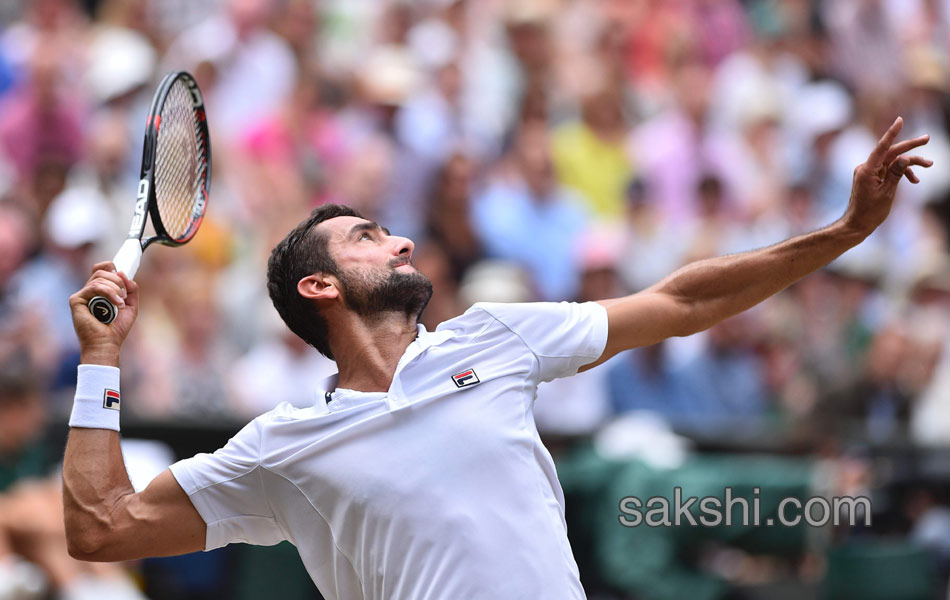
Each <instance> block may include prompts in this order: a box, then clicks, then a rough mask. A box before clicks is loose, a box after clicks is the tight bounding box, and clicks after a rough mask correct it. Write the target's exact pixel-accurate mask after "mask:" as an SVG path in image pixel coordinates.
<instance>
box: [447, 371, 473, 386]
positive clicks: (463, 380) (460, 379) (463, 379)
mask: <svg viewBox="0 0 950 600" xmlns="http://www.w3.org/2000/svg"><path fill="white" fill-rule="evenodd" d="M452 381H454V382H455V386H456V387H465V386H467V385H475V384H476V383H478V375H476V374H475V370H474V369H468V370H466V371H462V372H461V373H456V374H455V375H452Z"/></svg>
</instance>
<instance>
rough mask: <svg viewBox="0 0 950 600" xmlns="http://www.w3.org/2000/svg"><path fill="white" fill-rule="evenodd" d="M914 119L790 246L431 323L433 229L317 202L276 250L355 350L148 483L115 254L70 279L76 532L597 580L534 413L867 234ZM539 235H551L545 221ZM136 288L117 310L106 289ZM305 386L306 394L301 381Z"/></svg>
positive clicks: (297, 329)
mask: <svg viewBox="0 0 950 600" xmlns="http://www.w3.org/2000/svg"><path fill="white" fill-rule="evenodd" d="M901 126H902V121H901V120H900V119H898V120H896V121H895V123H894V125H893V126H892V127H891V128H890V129H889V130H888V131H887V133H886V134H885V135H884V137H883V138H881V140H880V142H879V143H878V144H877V146H876V147H875V148H874V150H873V151H872V152H871V154H870V156H869V158H868V160H867V162H866V163H864V164H862V165H861V166H859V167H858V168H857V169H856V170H855V176H854V184H853V189H852V193H851V199H850V203H849V206H848V209H847V211H846V213H845V214H844V216H843V217H842V218H841V219H839V220H838V221H836V222H835V223H833V224H831V225H829V226H828V227H826V228H824V229H821V230H819V231H815V232H813V233H809V234H806V235H802V236H799V237H796V238H793V239H790V240H788V241H785V242H782V243H780V244H776V245H774V246H771V247H768V248H764V249H761V250H755V251H752V252H747V253H744V254H737V255H733V256H726V257H721V258H715V259H711V260H706V261H702V262H698V263H694V264H691V265H688V266H686V267H684V268H682V269H680V270H678V271H676V272H675V273H673V274H672V275H670V276H669V277H667V278H666V279H665V280H663V281H661V282H660V283H658V284H656V285H655V286H653V287H651V288H649V289H647V290H645V291H643V292H640V293H638V294H634V295H632V296H629V297H625V298H620V299H614V300H604V301H602V302H590V303H584V304H574V303H533V304H476V305H474V306H473V307H472V308H470V309H469V310H468V311H467V312H466V313H465V314H463V315H462V316H460V317H458V318H455V319H452V320H449V321H447V322H445V323H442V324H441V325H440V326H439V327H438V328H437V329H436V330H435V331H433V332H429V331H426V330H425V328H424V327H422V326H421V325H419V324H418V322H417V321H418V317H419V315H420V313H421V312H422V310H423V308H424V307H425V305H426V303H427V302H428V300H429V297H430V295H431V293H432V286H431V283H430V282H429V280H428V279H427V278H426V277H425V275H423V274H422V273H420V272H419V271H417V270H416V269H415V267H414V266H413V265H412V252H413V244H412V242H411V241H410V240H408V239H406V238H402V237H398V236H393V235H390V234H389V232H388V231H387V230H386V229H384V228H382V227H380V226H379V225H377V224H376V223H373V222H371V221H368V220H366V219H363V218H361V217H360V215H359V214H358V213H356V212H355V211H353V210H351V209H349V208H345V207H342V206H336V205H326V206H322V207H320V208H318V209H316V210H315V211H314V212H313V213H312V214H311V215H310V217H309V218H308V219H307V220H306V221H304V222H303V223H301V224H300V225H299V226H297V228H295V229H294V230H293V231H292V232H290V234H289V235H288V236H287V237H286V238H285V239H284V240H283V241H282V242H281V243H280V244H278V246H277V247H276V248H275V249H274V251H273V253H272V255H271V258H270V261H269V264H268V288H269V291H270V295H271V298H272V299H273V302H274V305H275V306H276V308H277V310H278V312H279V313H280V315H281V317H283V319H284V321H285V322H286V323H287V325H288V327H290V329H291V330H293V331H294V333H296V334H297V335H299V336H300V337H301V338H303V339H304V340H306V341H307V342H308V343H310V344H312V345H313V346H314V347H316V348H317V349H318V350H319V351H320V352H322V353H323V354H325V355H327V356H329V357H331V358H334V359H335V360H336V362H337V364H338V366H339V378H338V383H337V385H336V386H335V388H334V389H333V390H329V391H328V392H327V394H326V396H325V398H324V399H322V400H320V401H318V402H317V403H316V405H315V406H313V407H310V408H306V409H295V408H292V407H290V406H289V405H286V404H285V405H281V406H279V407H277V408H276V409H274V410H273V411H271V412H269V413H267V414H264V415H262V416H260V417H258V418H256V419H254V421H252V422H251V423H250V424H249V425H247V426H246V427H245V428H244V429H242V430H241V431H240V432H239V433H238V434H237V435H236V436H235V437H234V438H233V439H232V440H231V441H230V442H228V444H227V445H226V446H225V447H224V448H221V449H220V450H218V451H217V452H215V453H214V454H199V455H197V456H194V457H192V458H189V459H186V460H183V461H181V462H178V463H176V464H174V465H172V466H171V467H170V468H169V469H168V470H167V471H165V472H164V473H162V474H161V475H159V476H158V477H157V478H156V479H155V480H154V481H152V483H151V484H150V485H149V486H148V488H147V489H145V490H144V491H142V492H139V493H135V492H134V491H133V489H132V486H131V485H130V484H129V478H128V476H127V475H126V471H125V467H124V465H123V463H122V455H121V453H120V451H119V435H118V430H119V410H118V408H119V407H120V406H121V403H122V402H124V400H123V399H121V397H120V394H119V370H118V368H117V367H118V365H119V348H120V346H121V345H122V342H123V340H124V339H125V336H126V334H127V333H128V332H129V329H130V328H131V327H132V323H133V321H134V320H135V316H136V312H137V309H138V287H137V286H136V284H135V282H133V281H130V280H129V279H128V278H126V277H125V276H124V275H123V274H117V273H115V272H113V269H112V265H111V263H100V264H98V265H96V266H95V268H94V270H93V274H92V277H91V278H90V279H89V282H88V283H87V284H86V286H85V287H84V288H82V289H81V290H80V291H79V292H77V293H76V294H75V295H73V296H72V297H71V299H70V304H71V306H72V314H73V321H74V324H75V328H76V332H77V334H78V336H79V340H80V344H81V348H82V364H81V365H80V367H79V376H78V382H77V387H76V401H75V405H74V409H73V414H72V416H71V418H70V426H71V427H72V428H73V429H72V431H71V433H70V436H69V442H68V445H67V448H66V457H65V463H64V466H63V481H64V485H63V500H64V505H65V519H66V529H67V534H68V542H69V552H70V554H72V555H73V556H74V557H77V558H81V559H85V560H92V561H116V560H126V559H134V558H140V557H146V556H162V555H171V554H182V553H186V552H193V551H196V550H202V549H204V550H210V549H212V548H218V547H220V546H224V545H226V544H229V543H233V542H247V543H252V544H262V545H268V544H276V543H278V542H280V541H282V540H289V541H291V542H292V543H293V544H294V545H296V547H297V549H298V550H299V552H300V555H301V558H302V559H303V563H304V565H305V566H306V568H307V571H308V572H309V574H310V576H311V577H312V578H313V581H314V582H315V583H316V585H317V587H318V588H319V590H320V592H321V593H322V594H323V595H324V596H326V597H327V598H330V599H334V598H373V599H376V598H410V599H416V598H446V599H461V598H465V599H472V598H486V599H487V598H490V599H493V600H494V599H499V598H505V599H513V598H524V599H530V600H537V599H538V598H546V599H547V598H583V597H584V590H583V589H582V588H581V584H580V580H579V577H578V571H577V566H576V564H575V562H574V558H573V556H572V553H571V548H570V546H569V544H568V539H567V531H566V526H565V523H564V508H563V503H564V502H563V497H562V494H561V489H560V486H559V484H558V481H557V477H556V475H555V470H554V464H553V462H552V460H551V457H550V455H549V454H548V452H547V451H546V450H545V448H544V446H542V444H541V441H540V439H539V437H538V433H537V430H536V429H535V426H534V422H533V419H532V402H533V401H534V398H535V391H536V388H537V386H538V384H539V383H541V382H542V381H549V380H551V379H554V378H556V377H567V376H570V375H573V374H574V373H576V372H577V371H579V370H585V369H589V368H591V367H594V366H596V365H598V364H600V363H602V362H604V361H605V360H607V359H608V358H610V357H611V356H613V355H614V354H616V353H618V352H621V351H623V350H626V349H629V348H634V347H637V346H645V345H648V344H654V343H656V342H658V341H660V340H662V339H664V338H667V337H670V336H683V335H690V334H692V333H695V332H698V331H702V330H704V329H706V328H708V327H710V326H712V325H713V324H714V323H717V322H719V321H721V320H723V319H725V318H727V317H729V316H731V315H735V314H736V313H739V312H741V311H744V310H746V309H748V308H749V307H751V306H753V305H755V304H756V303H758V302H761V301H762V300H764V299H765V298H768V297H769V296H771V295H773V294H775V293H776V292H778V291H780V290H782V289H784V288H785V287H787V286H789V285H790V284H792V283H794V282H795V281H797V280H799V279H801V278H802V277H804V276H805V275H807V274H808V273H811V272H812V271H814V270H816V269H818V268H820V267H822V266H823V265H826V264H828V263H829V262H830V261H832V260H833V259H834V258H836V257H837V256H839V255H841V254H842V253H843V252H845V251H846V250H848V249H849V248H851V247H853V246H855V245H856V244H858V243H860V242H861V241H862V240H863V239H865V238H866V237H867V236H868V235H869V234H870V233H871V232H872V231H874V229H875V228H876V227H877V226H878V225H880V224H881V223H882V222H883V221H884V219H885V218H886V217H887V215H888V213H889V211H890V210H891V205H892V203H893V201H894V195H895V192H896V190H897V185H898V182H899V181H900V180H901V178H902V177H904V176H906V177H907V178H908V179H909V180H910V181H912V182H914V183H916V182H917V178H916V176H915V175H914V173H913V172H912V171H911V169H910V167H911V166H913V165H917V166H921V167H929V166H930V165H931V161H929V160H926V159H924V158H921V157H919V156H906V155H905V154H904V153H906V152H908V151H910V150H912V149H913V148H916V147H919V146H922V145H923V144H925V143H927V139H928V138H927V137H926V136H923V137H919V138H916V139H912V140H907V141H903V142H900V143H894V140H895V139H896V137H897V135H898V133H899V132H900V129H901ZM525 235H531V232H530V231H526V232H525ZM96 295H105V296H107V297H109V298H110V299H112V300H113V301H114V302H115V304H116V305H117V306H119V307H120V310H119V315H118V317H117V318H116V320H115V322H113V323H112V325H111V326H106V325H103V324H101V323H99V322H98V321H97V320H96V319H95V318H94V317H93V316H92V315H91V314H90V312H89V310H88V309H87V308H86V303H87V302H88V301H89V299H90V298H92V297H94V296H96ZM301 393H304V392H303V391H302V392H301Z"/></svg>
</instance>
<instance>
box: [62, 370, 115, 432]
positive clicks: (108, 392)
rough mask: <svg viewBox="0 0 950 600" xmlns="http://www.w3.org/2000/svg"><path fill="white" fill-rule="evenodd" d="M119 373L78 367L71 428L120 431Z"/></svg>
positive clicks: (70, 422)
mask: <svg viewBox="0 0 950 600" xmlns="http://www.w3.org/2000/svg"><path fill="white" fill-rule="evenodd" d="M119 406H120V404H119V369H118V368H116V367H106V366H103V365H79V375H78V376H77V377H76V399H75V400H74V401H73V412H72V414H71V415H70V416H69V426H70V427H89V428H91V429H112V430H114V431H119Z"/></svg>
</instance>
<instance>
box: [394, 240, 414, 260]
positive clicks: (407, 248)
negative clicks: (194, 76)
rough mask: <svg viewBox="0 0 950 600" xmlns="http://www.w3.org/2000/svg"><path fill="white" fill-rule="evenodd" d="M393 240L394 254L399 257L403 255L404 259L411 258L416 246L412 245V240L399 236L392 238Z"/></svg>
mask: <svg viewBox="0 0 950 600" xmlns="http://www.w3.org/2000/svg"><path fill="white" fill-rule="evenodd" d="M393 239H394V240H395V243H396V254H398V255H400V256H402V255H405V256H406V257H408V258H411V257H412V251H413V250H415V248H416V245H415V244H413V243H412V240H410V239H409V238H405V237H399V236H393Z"/></svg>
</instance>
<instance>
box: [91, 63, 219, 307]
mask: <svg viewBox="0 0 950 600" xmlns="http://www.w3.org/2000/svg"><path fill="white" fill-rule="evenodd" d="M179 79H181V80H182V81H184V83H185V86H186V87H187V89H188V92H189V94H190V96H191V101H192V110H193V111H194V113H195V117H196V120H197V123H198V145H199V152H201V151H202V150H203V153H204V157H205V164H204V167H203V170H202V172H201V173H199V175H198V177H199V193H200V197H199V199H198V201H197V202H195V203H194V207H193V209H192V214H191V221H190V224H189V226H188V229H187V230H186V231H185V234H184V235H183V236H182V237H179V238H174V237H172V236H171V235H169V234H168V231H167V230H166V228H165V225H164V223H162V217H161V214H160V212H159V210H158V199H157V196H156V193H155V162H156V158H157V157H156V155H157V152H158V132H159V130H160V128H161V115H162V108H164V106H165V102H166V100H167V99H168V94H169V91H170V90H171V88H172V86H173V85H174V84H175V82H176V81H178V80H179ZM210 187H211V138H210V135H209V133H208V120H207V116H206V113H205V106H204V99H203V97H202V95H201V91H200V90H199V89H198V83H197V82H196V81H195V78H194V77H192V76H191V74H189V73H188V72H186V71H173V72H171V73H168V74H167V75H165V77H164V78H162V81H161V82H160V83H159V85H158V88H157V89H156V91H155V95H154V96H153V97H152V104H151V107H150V108H149V111H148V117H147V119H146V122H145V139H144V142H143V143H142V170H141V173H140V176H139V185H138V190H137V192H136V196H135V209H134V211H133V213H132V224H131V225H130V226H129V234H128V237H127V238H126V240H125V242H124V243H123V244H122V246H121V247H120V248H119V251H118V252H117V253H116V255H115V258H114V259H113V261H112V262H113V264H115V267H116V270H117V271H122V272H123V273H125V274H126V276H128V277H129V279H132V278H133V277H135V273H136V272H137V271H138V267H139V262H140V261H141V258H142V253H143V252H144V251H145V249H146V248H148V247H149V246H150V245H151V244H153V243H156V242H157V243H159V244H162V245H164V246H181V245H182V244H185V243H187V242H188V241H189V240H191V238H193V237H194V236H195V233H197V232H198V228H199V226H200V225H201V221H202V220H203V219H204V214H205V210H206V209H207V205H208V192H209V189H210ZM149 218H151V221H152V227H154V228H155V235H152V236H148V237H146V238H144V239H143V238H142V236H143V235H144V234H145V223H146V221H147V220H148V219H149ZM89 310H90V311H91V312H92V313H93V314H94V315H96V318H97V319H99V320H100V321H101V322H103V323H106V324H108V323H111V322H112V321H113V320H115V317H116V314H118V309H116V307H115V306H114V305H113V304H112V303H111V302H110V301H109V300H108V299H107V298H104V297H102V296H96V297H95V298H92V299H91V300H90V301H89Z"/></svg>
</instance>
